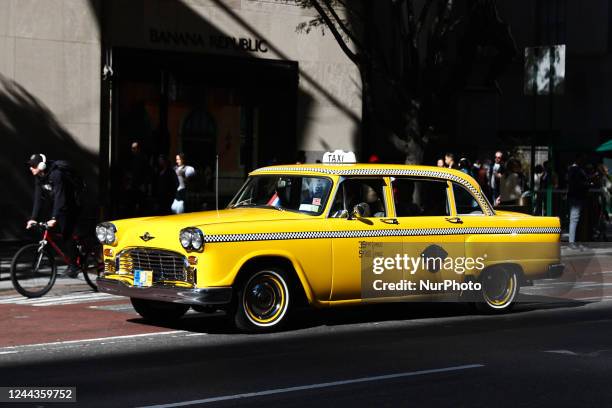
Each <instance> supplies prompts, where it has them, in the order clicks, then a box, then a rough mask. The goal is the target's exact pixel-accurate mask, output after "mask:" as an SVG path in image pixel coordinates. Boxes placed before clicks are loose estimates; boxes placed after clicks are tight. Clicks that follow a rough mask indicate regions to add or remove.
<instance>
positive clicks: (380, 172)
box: [250, 163, 472, 181]
mask: <svg viewBox="0 0 612 408" xmlns="http://www.w3.org/2000/svg"><path fill="white" fill-rule="evenodd" d="M265 173H309V174H311V173H318V174H321V175H338V176H355V175H363V176H367V175H371V176H389V175H390V176H394V175H422V176H431V177H436V176H437V177H442V178H445V179H448V178H449V176H454V177H459V178H462V179H468V180H470V181H471V180H472V178H471V177H470V176H468V175H467V174H465V173H463V172H462V171H459V170H455V169H448V168H445V167H435V166H420V165H412V164H370V163H367V164H366V163H355V164H320V163H316V164H314V163H313V164H308V163H307V164H284V165H276V166H267V167H261V168H259V169H256V170H253V171H252V172H251V173H250V174H251V175H257V174H265Z"/></svg>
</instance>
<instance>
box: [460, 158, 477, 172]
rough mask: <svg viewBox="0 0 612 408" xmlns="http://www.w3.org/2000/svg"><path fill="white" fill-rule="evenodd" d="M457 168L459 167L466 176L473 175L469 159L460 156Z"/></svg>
mask: <svg viewBox="0 0 612 408" xmlns="http://www.w3.org/2000/svg"><path fill="white" fill-rule="evenodd" d="M457 168H458V169H459V171H461V172H463V173H465V174H467V175H468V176H471V177H473V176H474V174H473V173H472V163H470V161H469V160H468V159H467V158H465V157H462V158H461V159H460V160H459V165H458V166H457Z"/></svg>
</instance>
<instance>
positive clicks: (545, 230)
mask: <svg viewBox="0 0 612 408" xmlns="http://www.w3.org/2000/svg"><path fill="white" fill-rule="evenodd" d="M560 233H561V228H554V227H516V228H513V227H499V228H487V227H476V228H422V229H397V230H359V231H312V232H262V233H253V234H219V235H206V236H205V237H204V239H205V240H206V242H207V243H215V242H246V241H279V240H294V239H321V238H375V237H415V236H429V235H462V234H470V235H473V234H479V235H488V234H496V235H500V234H560Z"/></svg>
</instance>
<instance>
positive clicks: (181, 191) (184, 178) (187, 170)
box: [172, 153, 195, 214]
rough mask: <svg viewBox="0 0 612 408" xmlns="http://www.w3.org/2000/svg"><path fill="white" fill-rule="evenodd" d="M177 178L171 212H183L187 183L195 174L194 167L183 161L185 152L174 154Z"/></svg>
mask: <svg viewBox="0 0 612 408" xmlns="http://www.w3.org/2000/svg"><path fill="white" fill-rule="evenodd" d="M174 171H175V172H176V177H177V179H178V187H177V189H176V198H175V199H174V202H173V203H172V212H174V213H175V214H182V213H184V212H185V201H186V200H187V185H188V184H189V179H190V178H192V177H193V176H195V169H194V168H193V167H191V166H188V165H187V163H186V162H185V153H179V154H177V155H176V166H175V167H174Z"/></svg>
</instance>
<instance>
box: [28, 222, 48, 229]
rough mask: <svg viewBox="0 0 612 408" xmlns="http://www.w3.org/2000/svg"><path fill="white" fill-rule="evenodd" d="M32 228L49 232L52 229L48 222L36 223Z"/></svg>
mask: <svg viewBox="0 0 612 408" xmlns="http://www.w3.org/2000/svg"><path fill="white" fill-rule="evenodd" d="M30 228H40V229H42V230H49V229H51V228H49V226H48V225H47V223H46V222H36V223H35V224H32V226H31V227H30Z"/></svg>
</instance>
